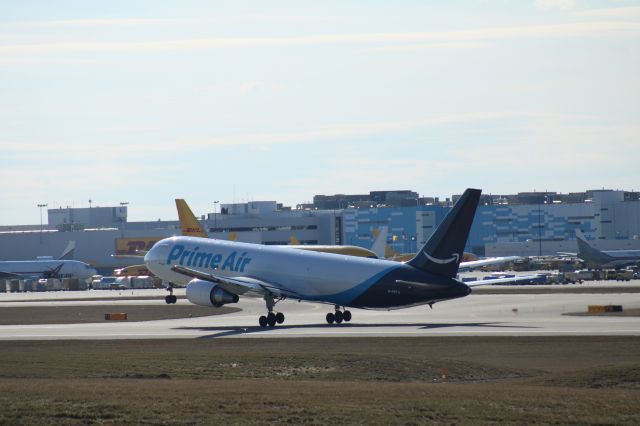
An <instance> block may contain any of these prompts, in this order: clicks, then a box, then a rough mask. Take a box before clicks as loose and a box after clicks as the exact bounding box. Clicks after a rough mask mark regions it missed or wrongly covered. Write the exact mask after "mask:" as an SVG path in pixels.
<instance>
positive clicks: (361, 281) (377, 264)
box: [145, 189, 522, 327]
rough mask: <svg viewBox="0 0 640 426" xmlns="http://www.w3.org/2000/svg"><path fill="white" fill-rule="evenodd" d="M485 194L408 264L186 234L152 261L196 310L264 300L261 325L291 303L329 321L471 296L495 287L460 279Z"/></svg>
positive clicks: (473, 198)
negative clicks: (325, 309) (309, 305)
mask: <svg viewBox="0 0 640 426" xmlns="http://www.w3.org/2000/svg"><path fill="white" fill-rule="evenodd" d="M480 192H481V191H480V190H478V189H467V190H466V191H465V193H464V194H463V195H462V197H460V199H459V200H458V202H457V203H456V205H455V206H454V207H453V209H452V210H451V211H450V212H449V214H447V216H446V217H445V219H444V220H443V222H442V223H441V224H440V226H438V228H437V229H436V231H435V232H434V233H433V235H432V236H431V238H430V239H429V240H428V241H427V243H426V244H425V245H424V247H423V248H422V249H421V250H420V252H418V254H417V255H416V256H415V257H414V258H413V259H411V260H410V261H408V262H407V263H398V262H394V261H389V260H384V259H368V258H362V257H355V256H343V255H337V254H333V253H320V252H314V251H305V250H291V249H290V248H288V247H286V246H265V245H260V244H249V243H239V242H230V241H222V240H215V239H203V238H197V237H184V236H182V237H171V238H166V239H164V240H161V241H159V242H158V243H157V244H156V245H155V246H154V247H153V248H152V249H151V250H150V251H149V252H148V253H147V254H146V256H145V263H146V265H147V267H148V268H149V270H150V271H152V272H153V273H154V274H156V275H157V276H159V277H161V278H163V279H165V280H168V281H171V282H175V283H180V284H186V285H187V299H188V300H189V301H190V302H191V303H195V304H197V305H202V306H215V307H220V306H222V305H224V304H228V303H236V302H238V300H239V297H240V296H254V297H262V298H264V300H265V303H266V308H267V311H268V312H267V315H262V316H260V318H259V324H260V326H261V327H266V326H267V325H268V326H270V327H273V326H275V324H276V323H278V324H281V323H283V322H284V320H285V316H284V314H283V313H282V312H277V313H276V312H273V309H274V307H275V306H276V304H277V303H278V302H279V301H281V300H283V299H286V298H289V299H296V300H305V301H312V302H320V303H327V304H332V305H334V307H335V309H334V312H329V313H328V314H327V315H326V320H327V322H328V323H330V324H331V323H334V322H336V323H341V322H342V321H350V320H351V318H352V314H351V312H350V311H349V310H345V308H346V307H354V308H364V309H381V310H389V309H400V308H406V307H410V306H415V305H421V304H428V305H430V306H433V304H434V303H437V302H441V301H445V300H450V299H455V298H459V297H464V296H467V295H468V294H469V293H471V288H470V287H472V286H476V285H487V284H491V283H492V280H482V281H478V282H474V283H469V284H465V283H463V282H462V281H459V280H457V279H456V275H457V273H458V268H459V266H460V259H461V258H462V253H463V249H464V246H465V244H466V240H467V237H468V234H469V230H470V228H471V223H472V221H473V217H474V215H475V211H476V208H477V206H478V201H479V199H480ZM520 278H522V277H520ZM513 281H516V279H514V280H513ZM501 282H504V280H501Z"/></svg>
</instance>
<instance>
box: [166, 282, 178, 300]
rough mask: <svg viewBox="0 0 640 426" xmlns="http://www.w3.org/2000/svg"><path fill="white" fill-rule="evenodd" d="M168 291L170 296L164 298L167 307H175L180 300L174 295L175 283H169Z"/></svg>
mask: <svg viewBox="0 0 640 426" xmlns="http://www.w3.org/2000/svg"><path fill="white" fill-rule="evenodd" d="M167 291H168V292H169V295H168V296H165V297H164V301H165V303H166V304H167V305H175V303H176V302H177V301H178V298H177V297H176V296H174V294H173V283H169V285H168V286H167Z"/></svg>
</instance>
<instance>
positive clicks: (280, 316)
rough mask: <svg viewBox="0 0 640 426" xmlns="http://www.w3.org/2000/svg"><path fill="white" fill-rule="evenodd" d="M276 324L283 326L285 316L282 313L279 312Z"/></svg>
mask: <svg viewBox="0 0 640 426" xmlns="http://www.w3.org/2000/svg"><path fill="white" fill-rule="evenodd" d="M276 322H277V323H278V324H282V323H283V322H284V314H283V313H282V312H278V313H277V314H276Z"/></svg>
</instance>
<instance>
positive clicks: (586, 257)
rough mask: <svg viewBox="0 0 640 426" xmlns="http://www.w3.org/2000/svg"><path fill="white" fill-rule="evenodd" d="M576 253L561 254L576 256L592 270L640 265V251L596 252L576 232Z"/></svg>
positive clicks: (582, 235)
mask: <svg viewBox="0 0 640 426" xmlns="http://www.w3.org/2000/svg"><path fill="white" fill-rule="evenodd" d="M576 240H577V242H578V253H561V254H565V255H571V256H577V257H578V258H580V260H582V261H584V262H586V264H587V266H590V267H594V268H604V269H606V268H615V269H618V268H622V267H625V266H630V265H635V264H638V263H640V250H598V249H596V248H595V247H593V246H592V245H591V244H589V243H588V242H587V239H586V238H585V236H584V234H583V233H582V232H581V231H580V230H576Z"/></svg>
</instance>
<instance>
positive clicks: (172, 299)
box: [164, 294, 178, 305]
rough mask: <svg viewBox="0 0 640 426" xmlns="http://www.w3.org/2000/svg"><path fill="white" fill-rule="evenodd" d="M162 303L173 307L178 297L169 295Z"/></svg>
mask: <svg viewBox="0 0 640 426" xmlns="http://www.w3.org/2000/svg"><path fill="white" fill-rule="evenodd" d="M164 301H165V302H166V303H167V305H174V304H175V303H176V302H177V301H178V297H176V296H174V295H172V294H170V295H169V296H165V297H164Z"/></svg>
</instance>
